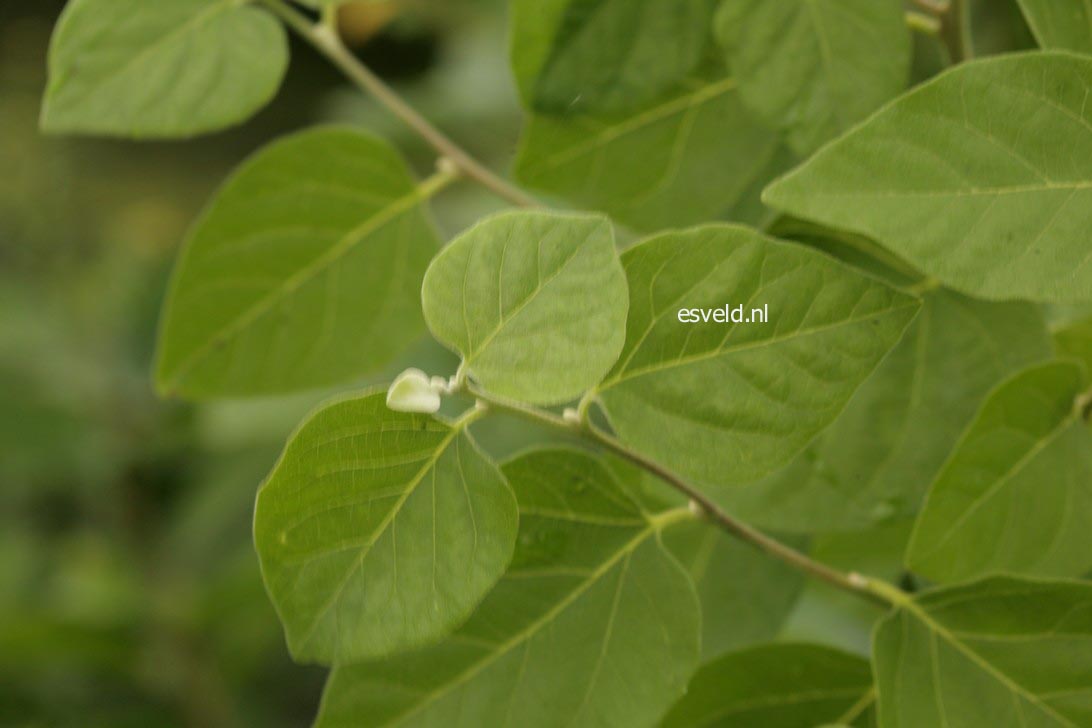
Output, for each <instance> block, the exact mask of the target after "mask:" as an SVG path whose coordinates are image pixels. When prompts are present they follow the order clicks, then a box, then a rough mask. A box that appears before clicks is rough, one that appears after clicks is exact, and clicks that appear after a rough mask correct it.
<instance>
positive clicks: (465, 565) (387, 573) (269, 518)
mask: <svg viewBox="0 0 1092 728" xmlns="http://www.w3.org/2000/svg"><path fill="white" fill-rule="evenodd" d="M384 400H385V395H384V393H382V392H376V393H374V394H367V395H363V396H357V397H351V398H347V399H344V400H341V401H338V402H335V403H333V404H330V405H328V406H326V407H324V408H323V409H320V410H319V411H318V412H317V413H315V414H314V415H313V416H312V417H311V418H310V419H309V420H307V422H305V423H304V424H303V426H302V427H301V428H300V430H299V431H298V432H297V433H296V434H295V435H294V436H293V438H292V440H291V441H290V442H289V443H288V446H287V448H286V449H285V452H284V455H282V456H281V460H280V462H279V463H278V464H277V467H276V468H275V469H274V470H273V472H272V474H271V475H270V476H269V479H268V480H267V481H266V483H265V484H264V485H263V486H262V488H261V490H260V491H259V492H258V504H257V507H256V512H255V516H254V541H255V543H256V545H257V549H258V556H259V559H260V560H261V565H262V574H263V576H264V578H265V582H266V587H267V588H268V590H269V594H270V596H271V597H272V599H273V603H274V605H275V606H276V608H277V613H278V614H279V615H280V617H281V621H282V622H283V623H284V627H285V633H286V635H287V637H288V646H289V649H290V650H291V651H292V655H293V656H294V657H295V658H296V659H298V660H302V661H317V662H322V663H333V662H346V661H353V660H361V659H364V658H368V657H375V656H379V655H385V654H390V653H392V652H397V651H401V650H405V649H408V648H410V647H416V646H420V645H424V644H427V643H429V642H433V641H436V640H438V639H440V638H441V637H443V636H444V635H446V634H447V633H449V632H451V631H452V630H453V629H454V628H455V627H457V626H458V625H459V624H460V623H462V622H463V621H464V620H465V619H466V618H467V617H468V616H469V615H470V613H471V611H473V609H474V607H475V606H476V605H477V604H478V602H479V601H481V599H482V597H483V596H485V594H486V593H487V592H488V591H489V589H490V587H492V586H493V584H494V583H495V582H496V581H497V579H498V578H500V576H501V574H503V573H504V569H505V567H506V566H507V564H508V560H509V558H510V557H511V555H512V550H513V548H514V544H515V535H516V529H517V520H518V516H517V513H516V503H515V500H514V499H513V497H512V492H511V490H510V489H509V488H508V485H507V483H506V482H505V479H504V476H503V475H502V474H501V473H500V471H499V470H497V468H496V466H494V465H493V464H492V463H491V462H490V461H489V460H488V459H487V458H486V457H485V456H484V455H483V454H482V453H481V452H480V451H479V450H478V448H477V446H476V445H475V444H474V442H473V441H472V440H471V439H470V437H469V435H468V434H467V433H466V432H465V431H464V428H463V427H462V426H459V425H456V426H451V425H448V424H445V423H443V422H441V421H439V420H437V419H435V418H432V417H429V416H426V415H414V414H406V413H400V412H394V411H392V410H390V409H388V408H387V406H386V403H385V401H384Z"/></svg>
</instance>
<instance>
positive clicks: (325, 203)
mask: <svg viewBox="0 0 1092 728" xmlns="http://www.w3.org/2000/svg"><path fill="white" fill-rule="evenodd" d="M430 193H431V190H430V189H429V188H428V187H427V186H425V185H422V186H418V185H417V184H416V183H415V182H414V180H413V178H412V177H411V175H410V173H409V171H408V169H407V168H406V165H405V163H404V162H403V161H402V159H401V158H400V157H399V155H398V153H397V152H395V150H394V149H392V148H391V147H390V146H389V145H388V144H387V143H386V142H383V141H382V140H380V139H377V138H375V137H372V136H370V135H367V134H364V133H362V132H359V131H355V130H350V129H339V128H324V129H318V130H312V131H307V132H304V133H301V134H298V135H296V136H292V137H289V138H287V139H284V140H281V141H279V142H276V143H274V144H273V145H272V146H270V147H268V148H266V149H264V150H263V151H261V152H259V153H258V154H257V155H256V156H255V157H254V158H253V159H251V160H250V161H249V162H247V163H246V164H244V165H243V167H242V168H241V169H240V170H239V171H238V172H236V174H235V175H234V176H233V177H232V178H231V179H230V180H228V182H227V183H226V184H225V185H224V187H223V189H221V190H220V192H219V194H218V195H217V197H216V199H215V200H214V202H213V203H212V205H211V207H210V208H209V209H208V211H207V212H206V213H205V215H204V217H203V218H202V219H201V220H200V222H198V224H197V226H196V228H195V229H194V230H193V232H192V234H191V235H190V239H189V240H188V241H187V245H186V249H185V251H184V252H183V254H182V258H181V259H180V261H179V263H178V268H177V270H176V271H175V276H174V281H173V283H172V286H171V293H170V296H169V299H168V302H167V306H166V311H165V314H164V317H163V323H162V327H161V332H160V341H159V362H158V370H157V381H158V384H159V387H160V388H161V389H162V390H163V391H166V392H171V393H180V394H184V395H188V396H193V397H203V396H223V395H255V394H269V393H276V392H286V391H292V390H299V389H309V388H316V387H321V386H326V385H330V384H335V383H337V382H341V381H345V380H347V379H350V378H352V377H354V376H360V375H362V374H365V373H368V372H370V371H373V370H375V369H378V368H379V367H381V366H382V365H384V364H386V363H387V362H389V361H390V360H391V359H392V358H393V357H394V356H395V355H397V354H398V353H400V352H401V351H402V350H403V349H404V348H405V347H406V346H408V345H409V344H410V343H411V342H412V341H413V340H414V339H416V338H417V337H418V336H419V335H420V334H421V332H422V331H423V329H424V326H423V321H422V319H421V313H420V303H419V296H418V293H417V292H418V291H419V290H420V285H421V280H422V278H423V276H424V272H425V269H426V267H427V266H428V261H429V258H431V256H432V255H433V253H434V252H435V251H436V249H437V248H438V247H439V243H438V241H437V239H436V235H435V232H434V231H433V228H432V225H431V223H430V222H429V220H428V218H427V216H426V214H425V211H424V208H423V206H422V203H423V201H424V200H425V199H427V197H428V196H429V194H430Z"/></svg>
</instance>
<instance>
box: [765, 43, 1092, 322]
mask: <svg viewBox="0 0 1092 728" xmlns="http://www.w3.org/2000/svg"><path fill="white" fill-rule="evenodd" d="M1090 93H1092V58H1088V57H1081V56H1077V55H1072V54H1068V53H1027V54H1019V55H1011V56H1003V57H997V58H990V59H986V60H981V61H976V62H974V63H967V64H962V65H960V66H957V67H956V68H954V69H952V70H950V71H948V72H947V73H944V74H942V75H941V76H939V77H938V78H936V79H934V80H932V81H930V82H928V83H925V84H923V85H922V86H919V87H918V88H916V89H915V90H913V91H911V92H910V93H908V94H906V95H905V96H903V97H901V98H899V99H898V100H896V101H894V102H893V103H891V104H890V105H889V106H887V107H885V108H884V109H882V110H881V111H880V112H878V113H877V114H876V115H875V116H873V117H871V118H870V119H869V120H867V121H866V122H864V123H863V124H862V125H860V126H858V127H857V128H855V129H853V130H852V131H850V132H849V133H848V134H846V135H845V136H844V137H842V138H841V139H839V140H837V141H835V142H833V143H832V144H830V145H829V146H827V147H825V148H824V149H822V150H820V151H819V152H818V153H817V154H816V155H815V156H814V157H812V158H811V159H810V160H808V161H807V162H805V163H804V164H803V165H802V166H801V167H800V168H798V169H797V170H795V171H794V172H792V173H790V174H789V175H788V176H786V177H784V178H782V179H780V180H778V181H777V182H775V183H774V184H773V185H771V186H770V187H769V188H767V189H766V191H765V193H764V195H763V199H764V200H765V201H766V202H767V203H768V204H770V205H772V206H774V207H776V208H779V209H783V210H786V211H788V212H790V213H792V214H794V215H798V216H801V217H806V218H810V219H814V220H817V221H820V222H822V223H824V224H827V225H831V226H834V227H842V228H845V229H848V230H852V231H855V232H859V233H862V234H865V235H867V236H869V237H872V238H874V239H875V240H877V241H878V242H880V243H881V244H883V245H884V246H886V247H887V248H888V249H890V250H891V251H893V252H895V253H896V254H898V255H900V256H902V257H903V258H905V259H906V260H908V261H909V262H911V263H912V264H914V265H915V266H916V267H918V268H919V269H920V270H922V271H924V272H925V273H927V274H928V275H930V276H932V277H934V278H936V279H938V280H940V281H941V282H942V283H944V284H946V285H948V286H950V287H952V288H955V289H957V290H960V291H962V292H964V293H967V294H969V295H972V296H976V297H979V298H986V299H990V300H1007V299H1019V298H1023V299H1028V300H1033V301H1041V302H1053V303H1067V302H1068V303H1076V302H1082V301H1092V247H1090V246H1089V238H1088V231H1089V229H1092V165H1090V164H1089V163H1088V160H1090V159H1092V104H1090V103H1088V98H1089V94H1090ZM1059 140H1065V143H1059Z"/></svg>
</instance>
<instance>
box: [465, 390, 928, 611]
mask: <svg viewBox="0 0 1092 728" xmlns="http://www.w3.org/2000/svg"><path fill="white" fill-rule="evenodd" d="M466 391H467V392H468V393H469V394H470V395H471V396H473V397H475V398H476V399H477V400H478V402H479V403H481V404H484V405H485V406H486V407H489V408H491V409H494V410H497V411H500V412H507V413H508V414H512V415H516V416H517V417H522V418H524V419H527V420H529V421H532V422H537V423H538V424H542V425H546V426H549V427H553V428H555V429H560V430H564V431H566V432H571V433H575V434H578V435H582V436H583V437H585V438H586V439H588V440H590V441H591V442H593V443H595V444H598V445H599V446H601V447H603V448H604V449H606V450H609V451H610V452H612V453H614V454H615V455H618V456H619V457H621V458H623V459H625V460H628V461H629V462H631V463H633V464H634V465H636V466H638V467H640V468H641V469H643V470H645V471H646V472H648V473H651V474H652V475H655V476H656V477H657V478H659V479H660V480H662V481H663V482H665V483H666V484H668V485H669V486H671V487H672V488H674V489H675V490H677V491H678V492H680V493H682V494H683V495H684V496H686V497H687V498H688V499H689V500H690V503H691V507H692V508H694V509H696V510H697V512H698V514H699V515H700V516H701V517H703V518H705V519H706V520H708V521H709V522H710V523H712V524H714V525H716V526H718V527H719V528H721V529H722V530H724V531H727V532H728V533H730V534H732V535H733V536H735V537H736V538H739V539H741V540H742V541H745V542H746V543H749V544H750V545H751V546H754V547H755V548H757V549H758V550H760V551H762V552H764V553H766V554H768V555H769V556H772V557H773V558H775V559H778V560H780V561H782V562H784V563H786V564H788V565H789V566H792V567H793V568H795V569H797V570H798V571H802V572H804V573H806V574H809V575H810V576H813V577H816V578H818V579H821V580H823V581H825V582H827V583H828V584H831V585H832V586H835V587H837V588H839V589H842V590H843V591H847V592H849V593H851V594H854V595H856V596H859V597H863V598H864V599H867V600H868V601H870V602H872V603H874V604H879V605H881V606H884V607H889V606H897V605H899V604H902V603H904V602H905V600H906V599H907V597H906V596H905V595H903V594H902V592H900V591H899V590H898V589H896V588H895V587H893V586H891V585H889V584H884V583H883V582H880V581H878V580H875V579H871V578H867V577H864V576H861V575H860V574H844V573H842V572H840V571H838V570H837V569H833V568H831V567H829V566H827V565H826V564H823V563H820V562H818V561H815V560H814V559H812V558H811V557H809V556H807V555H806V554H804V553H801V552H800V551H797V550H796V549H794V548H792V547H790V546H787V545H785V544H783V543H781V542H780V541H778V540H777V539H774V538H771V537H769V536H767V535H766V534H764V533H762V532H761V531H759V530H758V529H756V528H754V527H753V526H751V525H749V524H747V523H744V522H743V521H740V520H737V519H736V518H734V517H733V516H731V515H729V514H728V513H727V512H725V511H724V510H723V509H721V508H720V506H718V505H717V504H716V503H714V502H713V501H712V500H711V499H710V498H709V497H708V496H706V495H705V494H704V493H702V492H701V491H699V490H697V489H696V488H694V487H693V486H691V485H690V484H689V483H687V482H686V481H684V480H683V479H682V478H680V477H679V476H677V475H675V474H674V473H672V472H671V471H670V470H668V469H666V468H664V467H663V466H661V465H660V464H658V463H656V462H654V461H652V460H649V459H648V458H646V457H645V456H644V455H641V454H640V453H638V452H636V451H634V450H632V449H630V448H629V447H628V446H627V445H626V444H625V443H623V442H621V441H620V440H618V439H617V438H615V437H614V436H613V435H610V434H608V433H607V432H604V431H603V430H601V429H599V428H598V427H596V426H594V425H593V424H590V423H589V422H587V421H586V420H581V419H579V418H576V419H566V418H564V417H559V416H557V415H555V414H553V413H552V412H547V411H545V410H541V409H538V408H536V407H530V406H527V405H524V404H522V403H519V402H513V401H511V400H508V399H504V398H501V397H496V396H494V395H491V394H488V393H486V392H484V391H482V390H481V389H479V388H477V387H475V386H474V385H472V384H468V385H467V386H466Z"/></svg>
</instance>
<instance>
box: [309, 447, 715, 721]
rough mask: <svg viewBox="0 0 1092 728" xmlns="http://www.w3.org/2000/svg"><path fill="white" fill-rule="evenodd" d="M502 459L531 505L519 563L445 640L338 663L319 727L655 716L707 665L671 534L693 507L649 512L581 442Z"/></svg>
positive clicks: (526, 506) (524, 512) (523, 507)
mask: <svg viewBox="0 0 1092 728" xmlns="http://www.w3.org/2000/svg"><path fill="white" fill-rule="evenodd" d="M504 472H505V474H506V475H507V477H508V479H509V481H510V482H511V483H512V487H513V489H514V490H515V491H516V497H517V499H518V500H519V505H520V524H521V525H520V528H521V532H520V537H519V543H518V545H517V547H516V555H515V557H514V559H513V562H512V566H511V568H510V569H509V572H508V574H507V575H506V576H505V577H504V578H503V579H502V580H501V582H500V583H499V584H498V585H497V588H496V589H494V591H493V592H492V593H491V594H490V595H489V596H488V597H487V599H486V601H485V602H484V603H483V604H482V606H481V608H480V609H479V610H478V611H477V612H476V613H475V614H474V616H473V617H472V618H471V620H470V621H469V622H468V623H467V624H466V625H465V626H464V627H463V628H462V629H460V630H459V631H458V632H457V633H456V634H454V635H453V636H452V637H451V638H449V639H448V640H447V641H445V642H443V643H442V644H440V645H437V646H435V647H432V648H429V649H426V650H421V651H418V652H414V653H410V654H407V655H403V656H398V657H395V658H393V659H389V660H386V661H383V662H375V663H362V664H359V665H351V666H342V667H338V668H337V669H336V670H335V671H334V672H333V674H332V675H331V677H330V681H329V683H328V684H327V687H326V693H325V695H324V696H323V701H322V708H321V711H320V715H319V718H318V723H317V725H318V726H319V727H320V728H334V727H335V726H356V725H359V724H360V721H361V719H362V717H363V716H366V717H367V720H368V723H369V725H373V726H377V727H378V726H444V727H445V728H459V727H460V726H465V727H466V728H478V727H479V726H501V725H505V724H509V725H519V726H522V727H525V728H537V727H539V726H559V725H564V726H572V727H574V728H576V727H579V726H603V725H619V726H622V725H624V726H646V725H653V724H654V723H655V722H656V720H657V719H658V718H659V716H660V715H662V714H663V712H664V711H665V710H666V709H667V708H668V706H669V705H670V704H671V702H672V701H674V700H675V699H677V698H678V697H679V696H680V695H681V694H682V693H683V691H684V689H685V687H686V683H687V681H688V680H689V679H690V676H691V674H692V673H693V671H694V669H695V668H696V667H697V661H698V651H699V641H698V640H699V631H700V615H699V607H698V602H697V598H696V596H695V594H694V590H693V587H692V585H691V584H690V581H689V579H688V578H687V576H686V573H685V572H684V571H683V570H682V568H680V566H679V565H678V563H677V562H676V561H675V560H674V559H673V558H672V557H671V556H670V555H669V554H668V552H667V551H666V550H665V549H664V547H663V546H662V545H661V544H660V543H659V538H658V532H659V529H660V528H662V527H664V526H666V525H668V524H669V523H670V522H671V521H673V520H676V519H678V518H680V517H682V518H686V514H685V510H683V511H681V512H679V511H669V512H668V513H667V514H661V515H659V516H655V517H651V518H650V517H648V516H646V515H645V514H644V513H643V512H642V511H641V510H640V509H639V508H638V506H637V504H636V503H634V502H633V501H631V500H630V499H629V498H628V497H627V496H626V495H625V493H624V491H622V490H621V489H620V488H619V487H618V486H617V484H616V483H615V482H613V480H612V477H611V475H610V474H609V471H607V470H606V468H605V467H604V466H603V465H602V464H600V463H599V462H598V461H597V460H595V459H594V458H593V457H591V456H590V455H587V454H582V453H580V452H578V451H573V450H546V451H535V452H531V453H529V454H527V455H524V456H521V457H519V458H517V459H516V460H514V461H512V462H510V463H508V464H507V465H506V466H505V467H504Z"/></svg>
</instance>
